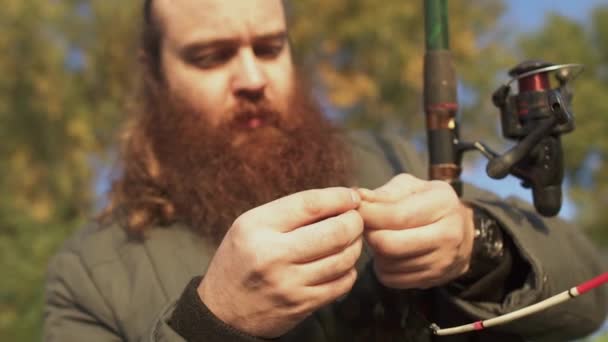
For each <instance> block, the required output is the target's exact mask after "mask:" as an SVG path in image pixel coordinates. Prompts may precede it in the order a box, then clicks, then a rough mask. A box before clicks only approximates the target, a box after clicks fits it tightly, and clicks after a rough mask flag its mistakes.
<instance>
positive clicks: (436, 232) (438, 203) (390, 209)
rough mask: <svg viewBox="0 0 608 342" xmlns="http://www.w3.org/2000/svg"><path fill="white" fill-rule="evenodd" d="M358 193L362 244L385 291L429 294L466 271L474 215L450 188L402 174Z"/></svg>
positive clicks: (440, 183)
mask: <svg viewBox="0 0 608 342" xmlns="http://www.w3.org/2000/svg"><path fill="white" fill-rule="evenodd" d="M359 193H360V194H361V198H362V200H363V201H362V203H361V205H360V207H359V209H358V210H359V213H360V214H361V216H362V218H363V221H364V222H365V238H366V240H367V242H368V243H369V245H370V247H371V248H372V249H373V251H374V269H375V272H376V275H377V277H378V279H379V280H380V282H382V283H383V284H384V285H386V286H388V287H391V288H396V289H408V288H429V287H434V286H439V285H443V284H446V283H447V282H449V281H451V280H453V279H455V278H457V277H458V276H460V275H462V274H464V273H465V272H466V271H467V270H468V267H469V263H470V259H471V251H472V246H473V238H474V224H473V213H472V209H471V208H469V207H467V206H466V205H465V204H463V203H462V202H461V201H460V199H459V198H458V196H457V195H456V193H455V191H454V190H453V189H452V187H451V186H450V185H449V184H448V183H445V182H441V181H424V180H421V179H418V178H415V177H414V176H411V175H408V174H401V175H398V176H396V177H395V178H393V179H392V180H390V181H389V182H388V183H386V184H385V185H383V186H382V187H380V188H378V189H376V190H374V191H371V190H367V189H359Z"/></svg>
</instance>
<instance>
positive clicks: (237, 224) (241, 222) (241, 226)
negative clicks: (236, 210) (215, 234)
mask: <svg viewBox="0 0 608 342" xmlns="http://www.w3.org/2000/svg"><path fill="white" fill-rule="evenodd" d="M247 218H248V213H244V214H242V215H241V216H239V217H237V218H236V220H234V222H233V223H232V227H230V230H231V231H233V232H235V233H237V234H240V233H241V232H243V231H246V230H247V226H248V224H247V222H248V219H247Z"/></svg>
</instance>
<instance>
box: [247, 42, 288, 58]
mask: <svg viewBox="0 0 608 342" xmlns="http://www.w3.org/2000/svg"><path fill="white" fill-rule="evenodd" d="M283 46H284V44H260V45H257V46H254V47H253V52H254V53H255V55H256V56H257V57H259V58H264V59H272V58H275V57H277V56H278V55H280V54H281V51H283Z"/></svg>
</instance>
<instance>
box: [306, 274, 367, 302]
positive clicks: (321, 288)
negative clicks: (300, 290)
mask: <svg viewBox="0 0 608 342" xmlns="http://www.w3.org/2000/svg"><path fill="white" fill-rule="evenodd" d="M356 280H357V270H356V269H354V268H351V269H350V270H348V271H347V272H346V273H344V274H343V275H342V276H340V277H338V278H336V279H334V280H332V281H329V282H327V283H323V284H319V285H315V286H309V287H307V292H308V294H309V298H312V299H311V300H310V302H309V303H310V305H311V308H313V309H314V311H316V310H317V309H318V308H320V307H323V306H325V305H327V304H330V303H332V302H333V301H335V300H336V299H337V298H339V297H340V296H343V295H344V294H346V293H348V292H349V291H350V290H351V289H352V288H353V285H354V284H355V281H356Z"/></svg>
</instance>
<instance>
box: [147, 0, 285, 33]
mask: <svg viewBox="0 0 608 342" xmlns="http://www.w3.org/2000/svg"><path fill="white" fill-rule="evenodd" d="M154 13H155V16H156V17H157V18H158V19H160V22H161V23H162V26H163V30H164V33H165V35H166V36H167V38H168V39H169V40H172V41H174V43H178V42H181V43H187V42H192V41H200V40H203V41H204V40H213V39H223V38H235V37H241V38H245V39H246V38H251V37H254V36H258V35H266V34H272V33H277V32H281V31H284V30H285V29H286V28H285V25H286V24H285V15H284V10H283V3H282V1H281V0H155V5H154ZM178 44H180V43H178Z"/></svg>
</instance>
